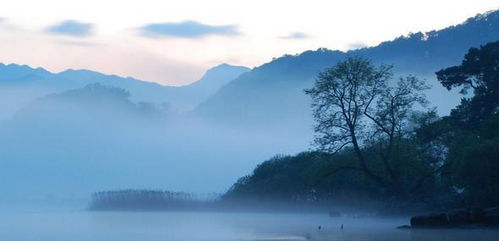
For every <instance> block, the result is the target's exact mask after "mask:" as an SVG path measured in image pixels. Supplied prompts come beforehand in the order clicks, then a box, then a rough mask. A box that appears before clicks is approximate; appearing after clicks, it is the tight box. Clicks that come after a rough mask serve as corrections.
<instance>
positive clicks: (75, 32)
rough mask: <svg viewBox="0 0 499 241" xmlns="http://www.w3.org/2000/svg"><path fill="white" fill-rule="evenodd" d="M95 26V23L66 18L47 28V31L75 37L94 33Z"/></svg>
mask: <svg viewBox="0 0 499 241" xmlns="http://www.w3.org/2000/svg"><path fill="white" fill-rule="evenodd" d="M93 28H94V27H93V24H91V23H82V22H78V21H75V20H66V21H63V22H60V23H58V24H55V25H52V26H50V27H48V28H46V29H45V32H47V33H52V34H61V35H68V36H73V37H86V36H90V35H92V32H93Z"/></svg>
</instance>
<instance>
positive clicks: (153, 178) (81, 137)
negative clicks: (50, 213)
mask: <svg viewBox="0 0 499 241" xmlns="http://www.w3.org/2000/svg"><path fill="white" fill-rule="evenodd" d="M287 128H289V126H281V128H272V129H270V128H266V129H261V128H256V127H255V128H251V127H248V126H246V127H244V128H235V127H231V126H222V125H216V124H213V123H211V124H210V123H208V122H205V121H202V120H201V119H199V118H196V117H195V116H194V115H191V114H188V113H177V112H175V111H174V110H172V109H171V108H168V106H167V105H163V106H158V105H152V104H147V103H135V102H132V101H130V100H129V94H128V93H127V92H126V91H123V90H121V89H117V88H111V87H105V86H101V85H89V86H87V87H85V88H82V89H77V90H70V91H66V92H62V93H59V94H51V95H48V96H46V97H42V98H37V99H35V100H34V101H31V102H29V104H26V105H24V107H22V108H21V109H20V110H18V111H17V112H16V113H15V114H14V115H13V116H12V117H10V118H7V119H5V120H4V121H2V122H1V126H0V145H1V146H2V149H1V151H0V152H1V153H0V156H1V159H2V160H1V162H0V175H1V176H2V177H3V179H4V180H8V181H6V182H1V184H0V188H2V190H3V192H4V194H5V195H3V197H2V199H3V201H9V200H10V201H20V200H24V201H36V202H50V201H54V200H75V199H81V200H86V199H87V198H88V197H89V194H90V193H92V192H94V191H99V190H115V189H124V188H139V189H140V188H142V189H144V188H145V189H162V190H178V191H186V192H196V193H210V192H218V193H221V192H224V191H225V190H226V189H227V188H228V187H230V185H231V184H232V183H234V182H235V181H236V180H237V179H238V178H239V177H240V176H242V175H245V174H247V173H249V172H250V170H252V169H253V168H254V166H256V164H258V163H260V162H261V161H262V160H265V159H267V158H269V157H271V156H273V155H275V154H276V153H289V154H292V153H296V152H299V151H302V150H304V149H306V148H307V146H308V144H309V143H310V140H311V131H310V132H309V133H296V132H288V131H287Z"/></svg>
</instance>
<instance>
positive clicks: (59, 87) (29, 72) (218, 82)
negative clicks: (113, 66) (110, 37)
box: [0, 63, 249, 119]
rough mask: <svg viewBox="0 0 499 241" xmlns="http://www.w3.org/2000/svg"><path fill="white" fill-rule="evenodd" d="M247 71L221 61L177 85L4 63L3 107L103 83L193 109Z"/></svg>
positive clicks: (138, 98)
mask: <svg viewBox="0 0 499 241" xmlns="http://www.w3.org/2000/svg"><path fill="white" fill-rule="evenodd" d="M247 71H249V69H248V68H246V67H242V66H232V65H228V64H221V65H218V66H215V67H213V68H211V69H209V70H208V71H207V72H206V73H205V74H204V75H203V77H202V78H201V79H200V80H199V81H197V82H194V83H193V84H190V85H186V86H180V87H175V86H164V85H160V84H157V83H154V82H147V81H142V80H138V79H134V78H131V77H126V78H125V77H121V76H117V75H106V74H102V73H99V72H95V71H91V70H73V69H68V70H66V71H63V72H59V73H52V72H49V71H47V70H45V69H43V68H31V67H29V66H27V65H17V64H8V65H5V64H1V63H0V102H2V103H0V109H4V110H7V112H8V113H9V114H12V112H14V111H15V110H16V109H19V108H20V107H21V106H22V105H24V104H27V103H28V102H29V101H32V100H33V99H36V98H39V97H42V96H45V95H47V94H52V93H58V92H63V91H66V90H70V89H79V88H83V87H84V86H86V85H88V84H95V83H99V84H102V85H105V86H111V87H117V88H121V89H124V90H126V91H128V92H129V93H130V95H131V97H130V99H131V100H132V101H135V102H151V103H155V104H162V103H169V104H170V105H172V106H174V107H176V108H178V109H182V110H190V109H193V108H194V107H195V106H196V105H198V104H199V103H201V102H202V101H204V100H205V99H206V98H207V97H208V96H209V95H211V94H213V93H214V92H216V91H217V90H218V89H219V88H221V87H222V86H223V85H225V84H226V83H227V82H229V81H231V80H232V79H234V78H236V77H237V76H239V75H240V74H241V73H244V72H247ZM0 112H1V111H0ZM2 115H4V116H5V115H7V114H2V113H0V119H1V117H2Z"/></svg>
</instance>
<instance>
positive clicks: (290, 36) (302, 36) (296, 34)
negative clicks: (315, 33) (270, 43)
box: [280, 32, 310, 39]
mask: <svg viewBox="0 0 499 241" xmlns="http://www.w3.org/2000/svg"><path fill="white" fill-rule="evenodd" d="M280 38H281V39H306V38H310V36H308V35H307V34H305V33H302V32H293V33H289V34H288V35H285V36H281V37H280Z"/></svg>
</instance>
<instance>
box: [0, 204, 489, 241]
mask: <svg viewBox="0 0 499 241" xmlns="http://www.w3.org/2000/svg"><path fill="white" fill-rule="evenodd" d="M405 223H407V220H406V219H373V218H362V219H360V218H330V217H328V216H327V215H318V214H306V215H303V214H254V213H252V214H248V213H188V212H183V213H181V212H179V213H175V212H170V213H168V212H165V213H142V212H86V211H15V212H14V211H5V212H0V240H8V241H83V240H85V241H87V240H88V241H159V240H161V241H197V240H217V241H237V240H262V241H263V240H338V241H339V240H345V241H406V240H407V241H497V240H499V231H491V230H397V229H395V227H396V226H398V225H401V224H405ZM341 224H343V225H344V230H343V231H341V230H340V228H339V227H340V226H341ZM319 225H321V226H322V229H321V230H318V229H317V227H318V226H319Z"/></svg>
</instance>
